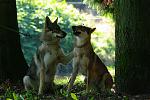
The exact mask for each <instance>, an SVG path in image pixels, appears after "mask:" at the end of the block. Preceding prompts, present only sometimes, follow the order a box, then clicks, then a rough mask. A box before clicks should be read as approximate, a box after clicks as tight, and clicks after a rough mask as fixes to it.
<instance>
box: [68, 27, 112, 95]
mask: <svg viewBox="0 0 150 100" xmlns="http://www.w3.org/2000/svg"><path fill="white" fill-rule="evenodd" d="M72 29H73V34H74V35H75V47H74V50H73V53H74V57H73V73H72V76H71V79H70V81H69V86H68V92H70V91H71V88H72V86H73V83H74V81H75V79H76V76H77V74H78V71H80V72H81V73H82V74H83V75H85V76H86V78H85V81H86V92H89V90H92V89H99V90H100V91H105V90H107V89H109V90H110V89H111V87H112V85H113V79H112V76H111V75H110V73H109V72H108V70H107V68H106V66H105V65H104V63H103V62H102V61H101V60H100V58H99V57H98V56H97V55H96V54H95V52H94V50H93V48H92V45H91V42H90V40H91V33H93V32H94V30H95V29H96V28H89V27H85V26H82V25H79V26H72Z"/></svg>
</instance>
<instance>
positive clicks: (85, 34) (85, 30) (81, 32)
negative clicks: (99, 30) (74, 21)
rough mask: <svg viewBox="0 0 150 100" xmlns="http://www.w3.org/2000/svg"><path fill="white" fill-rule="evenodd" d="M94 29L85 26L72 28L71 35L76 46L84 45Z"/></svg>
mask: <svg viewBox="0 0 150 100" xmlns="http://www.w3.org/2000/svg"><path fill="white" fill-rule="evenodd" d="M95 29H96V28H90V27H86V26H82V25H79V26H72V30H73V34H74V35H75V36H76V39H77V41H78V42H80V43H78V44H84V43H85V42H87V41H90V39H91V33H93V32H94V31H95Z"/></svg>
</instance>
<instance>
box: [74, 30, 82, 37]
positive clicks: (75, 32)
mask: <svg viewBox="0 0 150 100" xmlns="http://www.w3.org/2000/svg"><path fill="white" fill-rule="evenodd" d="M73 33H74V35H76V36H79V35H80V34H81V32H78V31H74V32H73Z"/></svg>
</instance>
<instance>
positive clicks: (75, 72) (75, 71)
mask: <svg viewBox="0 0 150 100" xmlns="http://www.w3.org/2000/svg"><path fill="white" fill-rule="evenodd" d="M78 70H79V64H78V62H77V59H76V58H74V59H73V73H72V75H71V79H70V81H69V86H68V90H67V91H68V93H69V92H70V91H71V88H72V87H73V83H74V81H75V79H76V76H77V74H78Z"/></svg>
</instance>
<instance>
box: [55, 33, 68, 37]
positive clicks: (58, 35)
mask: <svg viewBox="0 0 150 100" xmlns="http://www.w3.org/2000/svg"><path fill="white" fill-rule="evenodd" d="M56 37H57V38H65V37H66V33H65V32H64V33H62V34H56Z"/></svg>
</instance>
